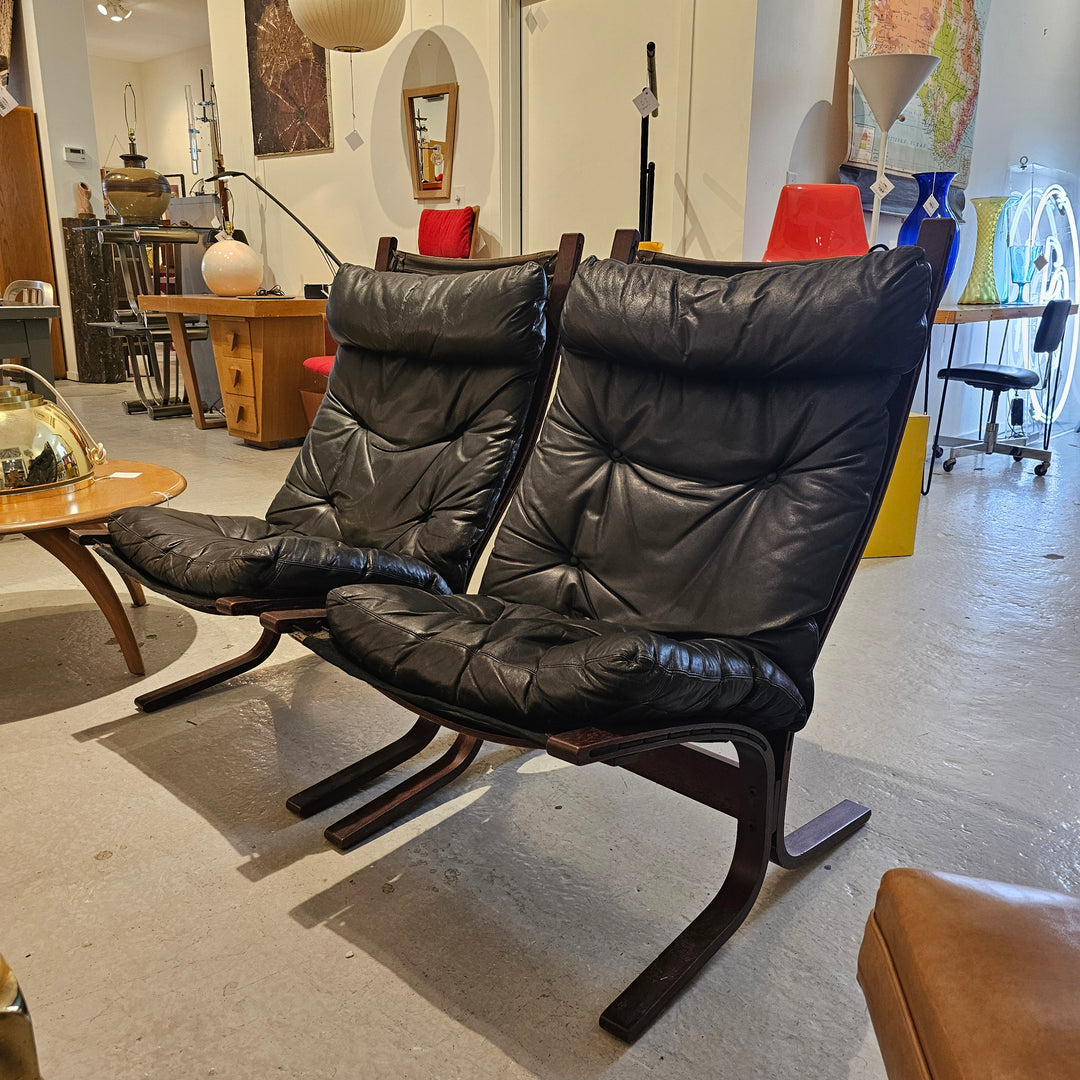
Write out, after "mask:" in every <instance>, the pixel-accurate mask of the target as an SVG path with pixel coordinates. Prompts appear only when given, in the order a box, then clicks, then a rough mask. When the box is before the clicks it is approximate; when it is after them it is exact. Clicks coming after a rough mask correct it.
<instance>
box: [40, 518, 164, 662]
mask: <svg viewBox="0 0 1080 1080" xmlns="http://www.w3.org/2000/svg"><path fill="white" fill-rule="evenodd" d="M26 535H27V536H28V537H29V538H30V539H31V540H33V541H34V543H35V544H38V545H39V546H41V547H43V548H44V549H45V550H46V551H47V552H49V554H50V555H54V556H56V558H57V559H59V560H60V561H61V562H62V563H63V564H64V565H65V566H66V567H67V568H68V569H69V570H70V571H71V572H72V573H73V574H74V575H75V576H76V577H77V578H78V579H79V581H81V582H82V583H83V585H84V586H85V587H86V591H87V592H88V593H90V595H91V596H92V597H93V598H94V603H96V604H97V606H98V607H99V608H101V612H102V614H103V615H104V616H105V618H106V619H108V620H109V625H110V626H111V627H112V631H113V633H114V634H115V635H116V640H117V642H118V644H119V645H120V650H121V652H123V654H124V660H125V662H126V663H127V666H128V671H130V672H131V674H132V675H145V674H146V668H145V667H143V659H142V653H141V652H140V651H139V643H138V642H137V641H136V640H135V632H134V631H133V630H132V629H131V623H129V622H128V618H127V613H126V612H125V611H124V607H123V605H122V604H121V603H120V597H119V596H117V595H116V590H115V589H114V588H113V587H112V583H111V582H110V581H109V579H108V578H107V577H106V576H105V571H104V570H102V569H101V566H100V564H99V563H98V561H97V559H95V558H94V556H93V555H92V554H91V553H90V551H89V549H87V548H85V547H83V546H82V545H81V544H77V543H76V542H75V541H74V540H72V539H71V536H70V535H69V533H68V530H67V529H37V530H34V531H32V532H28V533H27V534H26ZM140 592H141V590H140ZM132 599H133V600H134V599H135V595H134V593H132Z"/></svg>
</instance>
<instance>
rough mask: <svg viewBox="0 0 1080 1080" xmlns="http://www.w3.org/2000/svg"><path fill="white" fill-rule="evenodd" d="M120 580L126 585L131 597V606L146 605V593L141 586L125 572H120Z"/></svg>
mask: <svg viewBox="0 0 1080 1080" xmlns="http://www.w3.org/2000/svg"><path fill="white" fill-rule="evenodd" d="M120 580H121V581H122V582H123V583H124V584H125V585H126V586H127V591H128V595H129V596H130V597H131V606H132V607H146V593H144V592H143V587H142V586H141V585H140V584H139V583H138V582H137V581H136V580H135V579H134V578H130V577H128V576H127V575H126V574H121V575H120Z"/></svg>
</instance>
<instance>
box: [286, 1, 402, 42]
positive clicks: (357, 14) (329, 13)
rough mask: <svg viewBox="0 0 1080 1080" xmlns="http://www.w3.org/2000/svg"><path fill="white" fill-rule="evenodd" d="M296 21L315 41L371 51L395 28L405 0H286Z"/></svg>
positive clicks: (386, 38) (386, 39) (399, 22)
mask: <svg viewBox="0 0 1080 1080" xmlns="http://www.w3.org/2000/svg"><path fill="white" fill-rule="evenodd" d="M289 8H290V10H291V11H292V16H293V18H294V19H295V20H296V25H297V26H299V27H300V29H301V31H302V32H303V33H304V34H305V35H306V36H307V37H309V38H311V40H312V41H314V42H315V44H316V45H321V46H322V47H323V48H324V49H337V50H338V51H339V52H371V50H372V49H378V48H379V47H380V46H382V45H385V44H386V43H387V42H388V41H390V40H391V38H393V36H394V35H395V34H396V33H397V32H398V30H399V29H400V27H401V23H402V21H403V20H404V18H405V0H289Z"/></svg>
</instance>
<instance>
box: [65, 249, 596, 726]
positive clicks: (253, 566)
mask: <svg viewBox="0 0 1080 1080" xmlns="http://www.w3.org/2000/svg"><path fill="white" fill-rule="evenodd" d="M582 245H583V237H582V236H581V235H580V234H576V233H575V234H567V235H566V236H564V237H563V239H562V243H561V245H560V248H559V250H558V251H557V252H554V251H552V252H542V253H539V254H535V255H523V256H513V257H510V258H506V259H499V260H472V261H470V262H467V263H463V261H462V260H454V261H453V262H452V264H451V265H450V266H444V265H442V264H443V263H450V262H451V261H450V260H426V261H425V266H424V268H423V270H422V271H414V270H413V269H412V268H411V267H405V266H403V265H401V264H400V263H399V265H397V266H392V265H390V257H391V255H392V254H393V253H394V251H395V249H396V241H394V240H393V238H385V239H384V241H383V242H382V243H381V244H380V260H379V265H380V266H381V267H384V268H385V270H370V269H366V268H364V267H359V266H345V267H343V268H342V269H341V270H340V271H339V273H338V275H337V277H336V278H335V282H334V287H333V289H332V290H331V294H330V300H329V303H328V306H327V320H328V323H329V325H330V328H331V331H332V332H333V334H334V336H335V339H336V340H338V341H339V342H340V343H341V347H340V349H339V352H338V359H337V362H336V363H335V364H334V369H333V374H332V376H331V379H330V383H329V388H328V391H327V395H326V399H325V400H324V402H323V404H322V406H321V408H320V410H319V412H318V415H317V416H316V419H315V423H314V425H313V426H312V428H311V431H310V432H309V433H308V435H307V438H306V439H305V440H304V445H303V446H302V447H301V450H300V453H299V456H298V457H297V459H296V461H295V463H294V465H293V467H292V470H291V471H290V473H289V475H288V478H287V479H286V481H285V485H284V487H283V488H282V489H281V491H280V492H278V494H277V496H276V497H275V498H274V501H273V502H272V503H271V505H270V508H269V509H268V510H267V512H266V516H265V518H257V517H223V516H216V515H214V516H211V515H205V514H193V513H188V512H185V511H181V510H173V509H171V508H162V507H131V508H129V509H126V510H121V511H119V512H117V513H116V514H113V515H112V517H111V518H110V519H109V521H108V535H107V538H104V539H106V540H107V542H101V541H102V540H103V538H102V536H101V535H100V533H98V534H83V538H84V539H85V540H87V541H88V542H94V541H97V542H98V543H97V547H96V550H97V551H98V553H99V554H100V555H101V556H102V557H103V558H104V559H105V560H106V561H107V562H109V563H111V564H112V565H113V566H114V567H116V569H117V570H119V571H120V572H121V573H122V574H123V575H125V576H126V577H127V578H131V579H134V580H135V581H137V582H140V583H141V584H143V585H145V586H147V587H148V588H150V589H153V590H154V591H156V592H159V593H161V594H163V595H165V596H168V597H170V598H171V599H173V600H176V601H178V602H179V603H181V604H184V605H185V606H187V607H190V608H194V609H196V610H199V611H205V612H214V613H218V614H225V615H258V614H260V613H261V612H263V611H265V610H267V609H268V608H271V607H272V608H277V609H281V608H307V607H310V606H311V605H312V604H320V605H321V604H322V603H323V601H324V599H325V597H326V594H327V592H329V591H330V589H332V588H334V587H335V586H339V585H344V584H348V583H355V582H361V581H396V582H399V583H409V584H412V585H415V586H418V587H420V588H424V589H433V590H435V591H436V592H453V591H459V590H461V589H463V588H464V587H465V583H466V581H467V579H468V575H469V573H470V571H471V569H472V566H473V563H474V560H475V559H476V558H477V556H478V555H479V553H480V550H481V547H482V543H483V540H484V538H485V535H486V533H487V531H488V529H489V527H490V526H491V525H492V523H493V522H495V521H497V520H498V516H499V514H500V513H501V511H502V508H503V506H504V505H505V500H506V498H507V496H508V493H509V491H510V489H511V487H512V486H513V483H514V482H515V480H516V476H517V472H518V470H519V469H520V465H521V462H522V461H523V458H524V455H525V453H526V452H527V450H528V449H529V448H531V445H532V442H533V441H534V439H535V432H536V428H537V426H538V424H539V416H540V414H541V410H542V408H543V405H544V403H545V402H546V400H547V398H548V396H549V395H550V390H551V385H552V381H553V378H554V367H555V357H556V348H557V341H558V326H559V320H560V316H561V310H562V304H563V301H564V299H565V295H566V290H567V288H568V286H569V282H570V279H571V277H572V275H573V273H574V271H575V270H576V268H577V263H578V261H579V260H580V256H581V249H582ZM436 264H437V265H436ZM388 271H396V272H388ZM279 638H280V635H278V634H277V633H275V632H274V631H272V630H267V629H264V630H263V632H262V636H261V637H260V639H259V641H258V642H257V643H256V645H255V646H254V647H253V648H252V649H250V650H249V651H248V652H246V653H244V654H243V655H241V656H239V657H237V658H235V659H232V660H229V661H227V662H225V663H222V664H219V665H216V666H214V667H212V668H209V669H208V670H206V671H203V672H200V673H198V674H196V675H193V676H190V677H188V678H185V679H182V680H180V681H178V682H176V683H172V684H170V685H169V686H166V687H163V688H162V689H159V690H154V691H151V692H149V693H147V694H143V695H141V696H140V697H138V698H136V699H135V703H136V705H137V706H138V707H139V708H141V709H143V710H144V711H153V710H155V709H160V708H163V707H165V706H166V705H171V704H173V703H174V702H176V701H180V700H182V699H184V698H186V697H188V696H190V695H191V694H193V693H196V692H198V691H200V690H203V689H205V688H207V687H209V686H213V685H216V684H217V683H220V682H223V681H224V680H226V679H229V678H231V677H233V676H234V675H239V674H241V673H243V672H245V671H248V670H250V669H251V668H253V667H255V666H256V665H258V664H260V663H261V662H262V661H263V660H265V659H266V658H267V657H268V656H269V655H270V654H271V652H273V650H274V648H275V646H276V645H277V643H278V640H279Z"/></svg>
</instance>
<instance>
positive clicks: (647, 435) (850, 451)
mask: <svg viewBox="0 0 1080 1080" xmlns="http://www.w3.org/2000/svg"><path fill="white" fill-rule="evenodd" d="M929 292H930V269H929V267H928V265H927V264H926V262H925V260H924V259H923V256H922V252H921V251H919V250H918V249H914V248H904V249H899V250H896V251H891V252H875V253H872V254H869V255H865V256H861V257H855V258H845V259H835V260H830V261H828V262H820V263H813V264H805V265H800V264H790V265H785V266H777V267H774V268H768V269H761V270H756V271H753V272H747V273H743V274H737V275H735V276H732V277H726V278H725V277H709V276H699V275H694V274H688V273H684V272H682V271H679V270H675V269H670V268H667V267H660V266H648V265H641V264H638V265H630V266H626V265H624V264H622V263H618V262H614V261H606V262H597V261H595V260H591V261H589V262H587V263H585V264H584V265H583V266H582V268H581V270H580V271H579V272H578V276H577V277H576V278H575V281H574V284H573V285H572V287H571V290H570V295H569V297H568V299H567V303H566V309H565V313H564V321H563V358H562V366H561V369H560V375H559V383H558V388H557V391H556V396H555V400H554V402H553V403H552V406H551V408H550V410H549V412H548V415H547V418H546V420H545V423H544V427H543V429H542V431H541V433H540V438H539V441H538V444H537V446H536V449H535V450H534V452H533V456H532V458H531V459H530V461H529V463H528V465H527V466H526V469H525V473H524V476H523V478H522V482H521V485H520V487H519V489H518V492H517V494H516V496H515V497H514V499H513V501H512V502H511V506H510V509H509V511H508V513H507V516H506V520H505V522H504V524H503V527H502V529H501V530H500V532H499V536H498V538H497V540H496V544H495V548H494V551H493V553H492V556H491V560H490V562H489V564H488V569H487V572H486V573H485V575H484V580H483V583H482V585H481V590H482V591H483V592H489V593H493V594H495V595H497V596H499V597H502V598H504V599H506V600H511V601H515V602H519V603H535V604H540V605H543V606H545V607H548V608H552V609H554V610H557V611H560V612H563V613H565V614H568V615H573V616H577V617H586V618H597V619H602V620H606V621H610V622H615V623H619V624H621V625H623V626H628V627H646V628H649V629H652V630H657V631H662V632H665V633H669V634H673V635H676V636H683V637H695V636H698V637H701V636H710V637H713V636H733V637H741V638H745V639H748V640H750V641H751V642H753V643H754V644H756V645H757V646H758V647H759V648H762V649H763V650H765V651H766V652H767V653H768V654H769V655H770V656H771V657H772V659H774V660H775V661H776V662H777V663H778V664H780V666H781V667H783V668H784V670H785V671H786V672H787V674H788V675H789V676H790V677H791V678H793V679H794V680H795V682H796V683H797V684H798V685H799V687H800V690H802V691H803V692H804V693H805V694H806V695H807V700H808V702H809V700H810V694H811V691H812V682H811V675H810V673H811V670H812V667H813V661H814V658H815V656H816V652H817V641H818V637H817V625H816V621H815V620H816V618H817V617H818V615H819V613H821V612H822V611H823V610H824V609H825V608H826V607H827V606H828V604H829V602H830V599H831V598H832V595H833V592H834V590H835V589H836V588H837V586H838V582H839V579H840V576H841V573H842V571H843V569H844V567H845V565H846V564H847V563H848V562H849V560H850V558H851V556H852V549H853V546H854V544H855V542H856V539H857V538H858V537H859V535H860V532H861V529H862V526H863V524H864V522H865V521H866V518H867V516H868V514H869V512H870V507H871V496H872V493H873V491H874V489H875V487H876V485H877V481H878V479H879V476H880V474H881V472H882V468H883V462H884V459H885V450H886V443H887V438H888V432H889V415H888V409H887V403H888V401H889V398H890V396H891V395H892V394H893V392H894V390H896V388H897V385H898V382H899V380H900V378H901V376H902V375H903V374H904V373H905V372H909V371H911V370H912V369H914V368H915V367H916V366H917V365H918V363H919V361H920V358H921V355H922V351H923V347H924V345H925V342H926V330H927V327H926V311H927V307H928V304H929Z"/></svg>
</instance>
